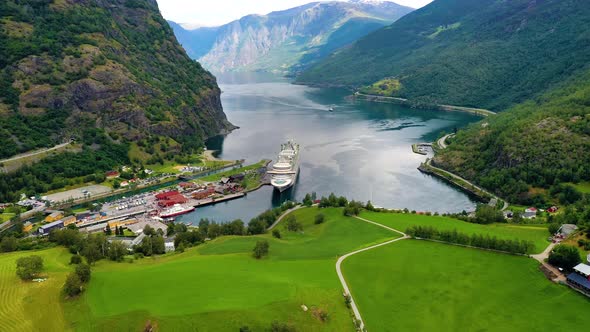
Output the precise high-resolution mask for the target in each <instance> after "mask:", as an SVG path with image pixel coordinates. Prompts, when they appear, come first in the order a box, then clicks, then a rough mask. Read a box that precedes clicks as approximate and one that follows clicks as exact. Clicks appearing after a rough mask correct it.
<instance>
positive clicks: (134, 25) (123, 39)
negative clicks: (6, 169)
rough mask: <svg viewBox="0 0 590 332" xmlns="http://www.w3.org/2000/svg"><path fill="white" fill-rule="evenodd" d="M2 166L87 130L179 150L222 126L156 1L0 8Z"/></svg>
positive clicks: (29, 3) (210, 87)
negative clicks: (164, 139) (160, 139)
mask: <svg viewBox="0 0 590 332" xmlns="http://www.w3.org/2000/svg"><path fill="white" fill-rule="evenodd" d="M0 87H1V88H0V101H1V102H0V116H1V117H2V121H0V140H1V141H0V158H1V157H6V156H10V155H13V154H16V153H18V152H22V151H27V150H30V149H33V148H36V147H40V146H49V145H52V144H55V143H57V142H61V141H63V140H65V139H69V137H71V136H78V137H79V136H82V135H84V133H85V131H86V130H89V129H93V128H100V129H101V130H102V131H104V132H106V133H108V134H111V137H115V139H117V138H121V139H122V140H125V139H127V140H134V139H138V138H142V137H146V136H149V135H163V136H170V137H172V138H174V139H177V140H179V141H184V142H194V141H197V142H200V141H202V139H203V138H205V137H207V136H210V135H214V134H217V133H219V132H220V131H223V130H225V129H227V128H229V127H230V126H229V124H228V123H227V120H226V118H225V115H224V114H223V111H222V109H221V103H220V100H219V88H218V87H217V84H216V81H215V78H214V77H213V76H211V75H210V74H209V73H208V72H206V71H205V70H203V69H202V68H201V67H200V65H199V64H198V63H196V62H194V61H192V60H191V59H190V58H189V57H188V56H187V55H186V53H185V52H184V51H183V49H182V48H181V47H180V45H179V44H178V43H177V41H176V39H175V38H174V35H173V33H172V30H171V29H170V27H169V26H168V24H167V23H166V21H164V20H163V18H162V17H161V15H160V13H159V10H158V7H157V4H156V2H155V0H111V1H106V0H82V1H73V0H55V1H53V0H19V1H16V0H6V1H2V2H1V3H0Z"/></svg>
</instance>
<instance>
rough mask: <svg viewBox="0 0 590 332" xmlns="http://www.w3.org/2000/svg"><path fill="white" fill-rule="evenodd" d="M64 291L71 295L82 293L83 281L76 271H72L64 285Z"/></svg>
mask: <svg viewBox="0 0 590 332" xmlns="http://www.w3.org/2000/svg"><path fill="white" fill-rule="evenodd" d="M63 292H64V294H66V295H67V296H69V297H73V296H76V295H78V294H80V293H82V281H81V280H80V277H79V276H78V274H76V273H70V274H69V275H68V277H67V279H66V283H65V284H64V287H63Z"/></svg>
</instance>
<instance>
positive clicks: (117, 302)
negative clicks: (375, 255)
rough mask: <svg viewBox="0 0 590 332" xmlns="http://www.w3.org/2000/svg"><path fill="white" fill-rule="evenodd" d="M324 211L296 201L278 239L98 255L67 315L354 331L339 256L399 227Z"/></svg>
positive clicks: (76, 319) (81, 322) (164, 324)
mask: <svg viewBox="0 0 590 332" xmlns="http://www.w3.org/2000/svg"><path fill="white" fill-rule="evenodd" d="M321 212H322V213H324V214H325V215H326V220H327V221H326V222H325V223H324V224H322V225H314V224H313V219H314V217H315V215H316V214H317V213H318V209H317V208H310V209H302V210H298V211H296V212H295V215H296V216H297V219H298V220H299V221H300V222H301V223H302V224H303V225H304V230H303V232H302V233H291V232H287V231H286V230H285V229H284V228H282V226H281V225H279V228H278V229H279V230H280V231H281V233H282V235H283V237H282V239H280V240H278V239H274V238H272V237H271V236H270V235H262V236H256V237H223V238H219V239H216V240H214V241H211V242H209V243H207V244H205V245H202V246H199V247H197V248H195V249H192V250H190V251H187V252H185V253H183V254H173V255H167V256H164V257H160V258H156V259H151V258H146V259H143V260H140V261H136V262H135V263H133V264H128V263H111V262H106V261H102V262H99V263H98V264H97V266H96V267H95V268H94V270H93V276H92V281H91V283H90V286H89V288H88V291H87V293H86V294H85V295H83V296H82V297H81V299H80V300H78V301H76V302H75V303H70V304H68V306H67V310H66V313H67V321H68V322H70V324H71V325H70V327H73V326H76V327H77V328H78V329H79V330H91V329H97V330H111V331H112V330H117V331H120V330H138V329H140V328H141V327H142V326H143V325H144V324H145V322H146V321H147V320H148V319H151V320H152V321H156V322H157V324H158V326H159V328H160V330H161V331H181V330H195V329H198V330H200V331H201V330H202V331H237V330H238V329H239V327H240V326H242V325H248V326H249V327H250V328H251V329H252V330H253V331H261V330H265V329H268V327H269V326H270V323H271V322H272V321H273V320H279V321H283V322H291V323H293V324H294V325H296V326H297V327H298V331H320V330H330V331H352V330H353V328H352V323H351V319H350V316H349V311H348V309H347V308H346V307H345V305H344V301H343V298H342V287H341V285H340V283H339V281H338V278H337V276H336V271H335V262H336V259H337V257H338V255H340V254H343V253H346V252H349V251H352V250H354V249H357V248H361V247H364V246H367V245H368V244H371V243H377V242H382V241H385V240H387V239H390V238H393V237H395V235H394V234H392V233H391V232H390V231H388V230H386V229H382V228H380V227H377V226H374V225H370V224H367V223H364V222H362V221H359V220H356V219H353V218H345V217H343V216H342V211H341V210H340V209H326V210H322V211H321ZM260 238H265V239H267V240H268V241H269V242H270V255H269V257H268V258H265V259H263V260H255V259H254V258H252V257H251V250H252V248H253V247H254V244H255V242H256V241H257V240H259V239H260ZM302 304H305V305H306V306H308V307H309V308H310V311H308V312H304V311H303V310H302V309H301V308H300V306H301V305H302ZM315 308H321V309H323V310H326V311H327V312H328V313H329V320H328V321H327V322H325V323H322V322H320V320H318V319H317V318H315V317H314V316H313V314H312V311H313V309H315Z"/></svg>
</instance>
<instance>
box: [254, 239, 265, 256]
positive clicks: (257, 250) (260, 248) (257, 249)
mask: <svg viewBox="0 0 590 332" xmlns="http://www.w3.org/2000/svg"><path fill="white" fill-rule="evenodd" d="M268 248H269V245H268V241H266V240H260V241H257V242H256V245H255V246H254V249H253V250H252V256H253V257H254V258H256V259H261V258H262V257H264V256H267V255H268Z"/></svg>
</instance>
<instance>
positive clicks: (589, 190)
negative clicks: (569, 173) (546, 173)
mask: <svg viewBox="0 0 590 332" xmlns="http://www.w3.org/2000/svg"><path fill="white" fill-rule="evenodd" d="M572 185H573V186H574V187H575V188H576V189H578V191H579V192H581V193H584V194H590V182H580V183H577V184H574V183H572Z"/></svg>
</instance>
